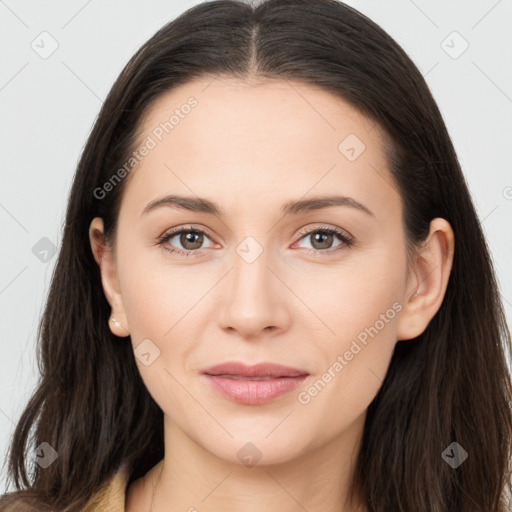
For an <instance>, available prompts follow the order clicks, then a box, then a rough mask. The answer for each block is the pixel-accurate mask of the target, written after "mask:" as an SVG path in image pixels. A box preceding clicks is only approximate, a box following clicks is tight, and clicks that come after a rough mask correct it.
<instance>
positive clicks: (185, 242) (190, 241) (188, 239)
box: [179, 231, 204, 251]
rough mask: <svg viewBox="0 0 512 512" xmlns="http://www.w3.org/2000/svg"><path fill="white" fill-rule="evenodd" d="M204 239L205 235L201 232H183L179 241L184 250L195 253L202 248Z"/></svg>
mask: <svg viewBox="0 0 512 512" xmlns="http://www.w3.org/2000/svg"><path fill="white" fill-rule="evenodd" d="M203 238H204V237H203V234H202V233H200V232H199V231H182V232H181V234H180V238H179V240H180V244H181V246H182V247H183V248H184V249H187V250H189V251H194V250H196V249H200V248H201V245H203Z"/></svg>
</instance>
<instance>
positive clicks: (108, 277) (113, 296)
mask: <svg viewBox="0 0 512 512" xmlns="http://www.w3.org/2000/svg"><path fill="white" fill-rule="evenodd" d="M89 240H90V243H91V249H92V253H93V255H94V259H95V260H96V263H97V264H98V266H99V267H100V273H101V283H102V285H103V291H104V292H105V297H106V299H107V301H108V303H109V304H110V307H111V308H112V316H111V317H110V319H109V322H108V323H109V327H110V330H111V331H112V333H113V334H115V335H116V336H120V337H125V336H129V334H130V330H129V327H128V322H127V320H126V314H125V309H124V305H123V300H122V297H121V292H120V289H119V283H118V280H117V271H116V263H115V257H114V253H113V250H112V249H111V248H109V247H108V246H107V244H106V242H105V235H104V231H103V219H101V218H100V217H95V218H94V219H93V220H92V222H91V225H90V226H89Z"/></svg>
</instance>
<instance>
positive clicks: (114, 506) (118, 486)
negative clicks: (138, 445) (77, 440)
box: [0, 469, 128, 512]
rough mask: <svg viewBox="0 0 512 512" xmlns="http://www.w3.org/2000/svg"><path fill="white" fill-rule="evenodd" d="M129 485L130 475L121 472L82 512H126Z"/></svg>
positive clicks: (99, 491) (100, 490)
mask: <svg viewBox="0 0 512 512" xmlns="http://www.w3.org/2000/svg"><path fill="white" fill-rule="evenodd" d="M127 483H128V474H127V473H126V472H125V471H124V470H122V469H121V470H119V471H118V472H117V473H115V474H114V475H113V476H112V477H111V478H110V479H109V480H106V481H105V482H104V483H103V485H102V486H101V487H100V488H99V489H98V490H97V491H96V493H95V494H94V495H93V496H92V497H91V499H90V500H89V501H88V502H87V504H86V506H85V507H84V509H83V511H82V512H125V496H126V487H127ZM0 512H1V511H0Z"/></svg>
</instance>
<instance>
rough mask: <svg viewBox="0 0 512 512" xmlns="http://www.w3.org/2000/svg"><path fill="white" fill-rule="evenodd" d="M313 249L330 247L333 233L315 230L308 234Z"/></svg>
mask: <svg viewBox="0 0 512 512" xmlns="http://www.w3.org/2000/svg"><path fill="white" fill-rule="evenodd" d="M309 236H310V237H311V238H310V240H311V245H312V247H313V249H318V250H322V249H330V248H331V246H332V243H333V239H334V235H333V234H332V233H327V232H325V231H316V232H315V233H312V234H310V235H309Z"/></svg>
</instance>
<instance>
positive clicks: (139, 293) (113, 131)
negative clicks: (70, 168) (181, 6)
mask: <svg viewBox="0 0 512 512" xmlns="http://www.w3.org/2000/svg"><path fill="white" fill-rule="evenodd" d="M40 343H41V359H42V361H41V362H42V373H43V374H42V379H41V382H40V385H39V387H38V389H37V390H36V392H35V394H34V396H33V397H32V399H31V400H30V402H29V404H28V406H27V408H26V410H25V412H24V413H23V415H22V417H21V419H20V421H19V424H18V425H17V428H16V431H15V435H14V438H13V441H12V446H11V451H10V459H9V471H10V475H11V477H12V479H13V481H14V483H15V485H16V487H17V489H18V492H13V493H10V494H9V495H6V496H4V497H3V500H2V501H1V502H0V503H2V505H1V510H5V511H21V510H23V511H26V510H37V511H43V510H47V511H50V510H54V511H65V512H71V511H79V510H86V511H94V510H98V511H99V510H101V511H104V510H112V511H116V512H117V511H119V512H121V511H127V512H140V511H151V512H160V511H163V510H189V511H194V510H199V511H216V510H223V511H229V510H237V511H254V510H265V511H273V510H277V509H278V508H279V510H290V511H292V510H308V511H309V512H313V511H326V510H333V511H334V510H343V511H345V512H352V511H359V510H361V511H368V512H370V511H371V512H377V511H378V512H384V511H391V510H392V511H404V512H405V511H408V512H409V511H415V512H427V511H429V512H431V511H461V512H462V511H464V512H468V511H473V510H474V511H477V510H478V511H481V510H485V511H497V512H503V511H505V510H509V508H508V505H507V498H508V495H509V493H510V472H509V467H508V461H509V458H510V448H511V446H510V441H511V431H512V417H511V411H510V408H509V402H510V399H511V383H510V375H509V373H508V371H507V366H506V355H507V354H509V353H510V334H509V331H508V329H507V325H506V322H505V319H504V314H503V309H502V305H501V303H500V300H499V294H498V289H497V283H496V279H495V275H494V270H493V267H492V263H491V259H490V255H489V251H488V248H487V246H486V242H485V239H484V236H483V233H482V229H481V227H480V224H479V221H478V218H477V215H476V213H475V208H474V205H473V203H472V201H471V198H470V195H469V192H468V188H467V186H466V182H465V180H464V177H463V175H462V172H461V169H460V165H459V163H458V160H457V156H456V154H455V152H454V148H453V145H452V143H451V141H450V138H449V135H448V133H447V131H446V127H445V125H444V123H443V120H442V117H441V115H440V113H439V110H438V108H437V106H436V104H435V101H434V99H433V98H432V96H431V94H430V92H429V89H428V87H427V85H426V83H425V81H424V79H423V77H422V76H421V74H420V73H419V71H418V70H417V68H416V67H415V65H414V64H413V63H412V62H411V60H410V59H409V58H408V57H407V56H406V54H405V53H404V52H403V50H402V49H401V48H400V47H399V46H398V45H397V44H396V43H395V42H394V41H393V40H392V39H391V38H390V37H389V36H388V35H387V34H386V33H385V32H384V31H383V30H382V29H381V28H379V27H378V26H377V25H375V23H373V22H372V21H370V20H369V19H368V18H366V17H365V16H363V15H362V14H360V13H359V12H357V11H356V10H354V9H353V8H351V7H348V6H346V5H344V4H342V3H340V2H337V1H334V0H307V1H306V0H268V1H266V2H262V3H260V4H259V5H258V6H256V7H251V6H249V5H246V4H244V3H241V2H237V1H232V0H222V1H212V2H208V3H204V4H200V5H198V6H196V7H194V8H191V9H189V10H188V11H187V12H185V13H184V14H183V15H181V16H180V17H179V18H177V19H176V20H174V21H172V22H171V23H169V24H168V25H166V26H165V27H163V28H162V29H161V30H160V31H158V32H157V34H155V36H153V37H152V38H151V39H150V40H149V41H148V42H147V43H146V44H145V45H143V47H142V48H141V49H140V50H139V51H138V52H137V53H136V55H135V56H134V57H133V58H132V59H131V60H130V62H129V63H128V64H127V66H126V67H125V69H124V70H123V71H122V73H121V75H120V77H119V78H118V80H117V81H116V83H115V84H114V86H113V88H112V90H111V92H110V94H109V96H108V98H107V99H106V101H105V103H104V105H103V108H102V110H101V112H100V115H99V117H98V119H97V121H96V123H95V126H94V128H93V130H92V133H91V135H90V137H89V140H88V142H87V145H86V147H85V149H84V152H83V155H82V158H81V161H80V163H79V166H78V169H77V173H76V175H75V179H74V183H73V187H72V191H71V195H70V198H69V205H68V210H67V218H66V224H65V230H64V237H63V243H62V248H61V251H60V254H59V259H58V262H57V265H56V268H55V274H54V276H53V280H52V284H51V289H50V294H49V299H48V302H47V304H46V309H45V312H44V316H43V319H42V324H41V331H40ZM32 428H33V429H34V439H33V440H32V443H31V442H30V440H29V438H30V435H29V434H30V432H31V429H32ZM30 443H31V444H30ZM25 447H29V449H30V450H32V451H31V452H30V453H33V454H34V457H35V462H36V464H35V465H34V469H35V471H34V473H33V475H29V471H28V468H27V462H28V458H29V457H28V456H27V454H26V452H25V450H24V449H25Z"/></svg>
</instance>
